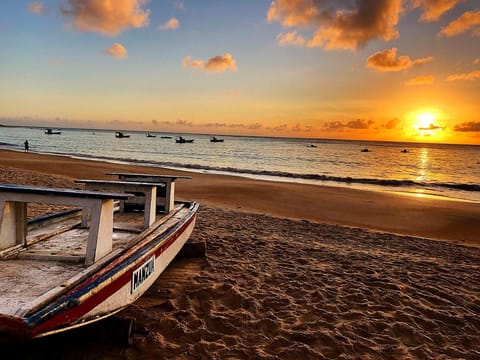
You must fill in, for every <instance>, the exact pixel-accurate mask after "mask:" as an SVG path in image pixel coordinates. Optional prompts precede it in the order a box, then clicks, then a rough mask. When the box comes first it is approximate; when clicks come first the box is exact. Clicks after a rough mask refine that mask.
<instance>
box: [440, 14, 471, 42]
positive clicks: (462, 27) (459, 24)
mask: <svg viewBox="0 0 480 360" xmlns="http://www.w3.org/2000/svg"><path fill="white" fill-rule="evenodd" d="M470 29H472V33H473V34H474V35H476V36H480V9H478V10H472V11H467V12H464V13H463V14H462V15H460V17H458V18H457V19H455V20H453V21H452V22H451V23H449V24H448V25H447V26H445V27H443V28H442V30H440V32H439V34H440V35H443V36H446V37H451V36H455V35H459V34H462V33H464V32H465V31H468V30H470Z"/></svg>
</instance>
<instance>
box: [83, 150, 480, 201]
mask: <svg viewBox="0 0 480 360" xmlns="http://www.w3.org/2000/svg"><path fill="white" fill-rule="evenodd" d="M74 156H78V155H74ZM82 157H88V158H96V159H103V160H110V161H119V162H126V163H135V164H144V165H152V166H160V167H169V168H174V169H189V170H197V171H212V172H223V173H230V174H244V175H255V176H269V177H277V178H287V179H292V180H293V179H303V180H313V181H329V182H337V183H345V184H366V185H377V186H389V187H421V188H446V189H453V190H462V191H472V192H473V191H480V185H476V184H462V183H440V182H418V181H413V180H394V179H374V178H355V177H349V176H347V177H341V176H331V175H322V174H296V173H290V172H285V171H272V170H253V169H239V168H234V167H221V166H208V165H199V164H181V163H175V162H167V161H163V162H161V161H149V160H137V159H125V158H113V157H98V156H95V157H93V156H88V155H85V156H83V155H82Z"/></svg>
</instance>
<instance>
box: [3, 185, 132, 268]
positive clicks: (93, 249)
mask: <svg viewBox="0 0 480 360" xmlns="http://www.w3.org/2000/svg"><path fill="white" fill-rule="evenodd" d="M131 196H133V195H131V194H118V193H104V192H97V191H83V190H72V189H50V188H42V187H35V186H23V185H9V184H0V216H1V220H0V250H3V249H8V248H10V247H13V246H16V245H21V246H26V245H27V240H26V235H27V204H28V203H41V204H52V205H66V206H81V207H82V208H84V209H89V211H90V212H91V219H92V220H91V223H90V229H89V233H88V240H87V250H86V254H85V265H91V264H93V263H94V262H95V261H97V260H98V259H100V258H101V257H103V256H105V255H106V254H108V253H110V252H111V251H112V233H113V201H114V200H126V199H128V198H129V197H131ZM84 220H86V219H83V218H82V225H84V226H86V225H87V224H86V223H85V222H84Z"/></svg>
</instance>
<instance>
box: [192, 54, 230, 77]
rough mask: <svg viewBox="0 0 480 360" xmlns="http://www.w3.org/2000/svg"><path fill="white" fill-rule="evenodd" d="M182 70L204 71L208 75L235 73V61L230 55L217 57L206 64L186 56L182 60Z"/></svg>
mask: <svg viewBox="0 0 480 360" xmlns="http://www.w3.org/2000/svg"><path fill="white" fill-rule="evenodd" d="M182 66H183V67H184V68H194V69H204V70H205V71H207V72H210V73H222V72H225V71H228V70H230V71H237V65H236V61H235V59H234V58H233V57H232V55H231V54H228V53H227V54H225V55H223V56H222V55H217V56H214V57H212V58H210V59H208V60H207V61H206V62H205V61H202V60H198V59H197V60H195V59H193V58H192V57H191V56H186V57H184V58H183V60H182Z"/></svg>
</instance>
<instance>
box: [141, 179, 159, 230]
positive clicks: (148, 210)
mask: <svg viewBox="0 0 480 360" xmlns="http://www.w3.org/2000/svg"><path fill="white" fill-rule="evenodd" d="M143 212H144V213H145V220H144V223H143V228H144V229H148V227H149V226H150V225H152V224H153V223H154V222H155V220H156V217H157V187H156V186H153V187H152V189H151V190H150V191H148V192H146V193H145V208H144V210H143Z"/></svg>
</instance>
